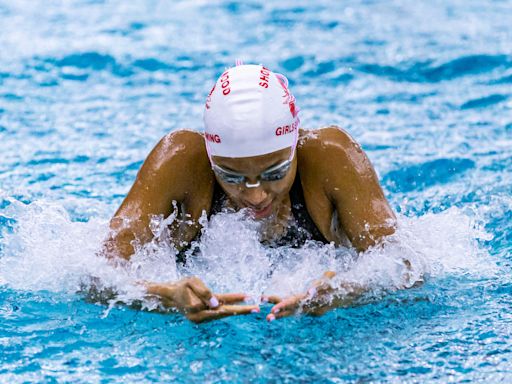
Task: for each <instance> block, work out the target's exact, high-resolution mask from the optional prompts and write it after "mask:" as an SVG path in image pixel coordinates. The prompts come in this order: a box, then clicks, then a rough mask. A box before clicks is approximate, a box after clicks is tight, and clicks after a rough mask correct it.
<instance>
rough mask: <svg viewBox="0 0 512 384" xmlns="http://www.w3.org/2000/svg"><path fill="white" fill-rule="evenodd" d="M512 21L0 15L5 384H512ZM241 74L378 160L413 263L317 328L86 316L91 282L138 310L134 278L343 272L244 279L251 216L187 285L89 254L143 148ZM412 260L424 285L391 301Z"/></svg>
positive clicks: (86, 4)
mask: <svg viewBox="0 0 512 384" xmlns="http://www.w3.org/2000/svg"><path fill="white" fill-rule="evenodd" d="M510 20H512V2H511V1H507V0H503V1H488V2H481V1H462V0H460V1H458V0H451V1H448V2H445V1H431V2H423V3H420V4H417V3H415V2H407V1H397V2H392V3H391V2H387V1H347V2H339V1H327V0H319V1H315V2H309V1H289V0H285V1H280V2H265V3H264V2H256V1H244V2H233V1H214V2H207V1H197V2H188V1H175V2H167V1H157V0H154V1H134V2H125V1H124V2H123V1H92V0H90V1H85V0H84V1H68V2H44V1H30V2H29V1H16V2H12V1H1V0H0V48H1V54H0V149H1V153H2V157H1V159H0V231H1V235H0V382H11V383H14V382H87V383H90V382H119V383H126V382H135V381H138V382H166V383H169V382H308V381H312V380H315V381H318V382H325V383H339V382H440V383H445V382H448V381H453V382H507V381H510V380H512V368H511V363H512V314H511V311H510V308H511V304H512V284H511V277H512V270H511V261H512V235H511V234H512V225H511V222H512V197H511V192H512V29H511V28H510ZM237 58H241V59H243V60H245V62H247V63H263V64H265V65H267V66H268V67H269V68H271V69H273V70H275V71H278V72H282V73H284V74H286V75H287V77H288V78H289V80H290V87H291V89H292V90H293V92H294V93H295V96H296V98H297V101H298V104H299V105H300V106H301V110H302V119H301V120H302V123H303V125H304V126H305V127H310V128H315V127H322V126H326V125H330V124H338V125H341V126H343V127H345V128H346V129H347V130H348V131H349V132H350V133H351V134H352V135H353V137H354V138H355V139H356V140H358V141H359V142H360V143H361V144H362V146H363V148H364V149H365V150H366V152H367V153H368V155H369V157H370V159H371V161H372V162H373V164H374V166H375V168H376V170H377V172H378V174H379V177H380V179H381V181H382V184H383V187H384V189H385V192H386V195H387V197H388V199H389V200H390V202H391V205H392V207H393V208H394V209H395V210H396V211H397V212H398V213H399V220H400V223H401V224H400V225H401V227H400V228H401V229H400V231H399V234H398V235H397V243H399V244H400V245H396V244H395V245H393V244H390V245H389V247H388V249H387V250H384V251H375V252H373V253H372V252H370V253H369V254H368V255H363V256H362V258H361V261H360V262H359V263H358V264H356V265H355V266H353V269H351V270H350V271H348V272H346V273H347V275H346V276H347V278H348V277H350V278H351V279H353V280H356V281H366V282H367V283H368V284H370V285H372V284H373V285H372V286H373V288H374V295H373V296H372V297H370V298H369V300H368V304H366V305H362V306H357V307H353V308H347V309H338V310H335V311H332V312H330V313H328V314H327V315H325V316H323V317H321V318H312V317H306V316H297V317H292V318H288V319H285V320H279V321H275V322H273V323H266V322H265V321H264V316H265V314H266V312H268V310H269V307H268V306H264V307H263V308H262V309H263V310H262V313H261V314H259V315H254V316H247V317H240V318H229V319H224V320H220V321H216V322H212V323H208V324H202V325H194V324H192V323H190V322H188V321H186V320H185V319H183V318H182V317H180V316H177V315H158V314H154V313H148V312H143V311H137V310H134V309H129V308H127V307H126V306H123V305H113V304H112V305H110V306H105V305H98V304H94V303H88V302H87V301H85V300H84V299H83V297H82V296H81V295H80V294H77V293H76V291H77V289H78V288H79V286H80V283H81V282H82V281H83V279H84V278H86V277H87V276H89V275H91V274H92V275H96V276H100V277H102V278H104V279H105V280H107V281H109V282H110V283H111V284H112V285H114V286H116V287H119V290H120V292H122V294H123V295H125V296H124V297H126V301H129V298H133V297H136V294H137V292H131V291H130V288H129V287H130V281H133V280H134V279H136V278H140V277H144V278H153V279H155V280H166V279H171V280H172V278H173V277H176V275H178V276H181V275H182V274H187V273H202V274H204V276H202V277H204V279H205V281H207V282H208V284H209V285H211V286H212V287H215V288H216V289H218V290H224V291H233V290H238V289H243V290H248V291H249V292H250V293H251V294H254V295H256V294H258V293H261V292H262V291H264V290H265V289H267V288H268V287H270V288H272V289H274V290H276V291H278V292H280V293H283V292H285V291H286V289H288V290H290V291H294V290H296V289H298V287H300V285H301V284H302V283H303V282H304V281H305V280H307V279H309V278H311V279H312V278H314V277H315V276H314V275H315V274H316V273H320V271H321V270H323V269H325V268H327V266H328V265H329V263H333V262H334V261H335V260H336V257H335V256H333V252H334V251H333V250H332V249H328V247H317V248H313V250H312V251H311V250H304V251H303V253H301V254H299V255H295V256H296V257H297V258H298V260H301V261H304V262H308V263H309V264H307V263H306V264H307V265H306V267H303V266H301V264H300V263H297V264H296V265H292V264H293V262H292V261H293V260H292V261H289V262H290V263H292V264H290V265H292V266H293V268H288V267H289V265H288V264H286V263H285V264H283V265H281V267H282V268H281V272H279V271H278V272H276V276H278V277H279V279H277V280H279V281H277V282H276V281H263V282H262V281H260V279H259V276H260V275H261V276H263V275H265V272H266V269H265V266H263V265H262V261H261V260H263V258H261V259H258V257H259V256H261V255H260V253H261V252H264V250H261V249H259V248H258V252H260V253H258V252H256V251H255V252H256V254H255V256H254V255H253V256H254V257H252V258H251V259H250V260H249V259H243V262H237V259H236V258H237V257H239V255H240V251H239V249H240V248H239V247H240V246H244V247H245V248H244V249H250V248H251V247H256V248H257V247H258V246H254V245H253V243H251V241H250V240H248V239H249V238H250V236H251V233H253V232H251V231H252V230H251V228H246V227H244V225H245V224H243V223H242V224H241V223H240V222H239V220H238V218H237V217H220V218H219V221H218V222H214V223H213V224H212V226H211V228H210V229H209V231H211V233H212V234H213V235H219V236H222V234H223V232H226V231H227V232H229V235H230V236H232V234H233V233H234V234H235V236H232V237H231V239H232V238H233V237H237V236H238V239H237V244H231V246H229V245H228V246H225V247H226V248H222V247H221V246H220V244H219V243H218V242H217V243H216V242H215V241H214V240H211V242H210V243H206V245H205V248H204V249H203V254H204V256H205V257H204V259H203V258H201V256H200V257H199V259H198V260H199V261H198V263H197V265H193V266H192V267H191V270H189V271H180V270H176V267H175V266H174V265H172V263H171V262H170V261H169V260H170V258H168V257H167V258H166V256H168V254H167V253H166V252H167V250H165V249H158V250H156V251H154V252H153V253H148V252H146V251H145V253H144V252H142V253H141V254H140V255H139V256H138V258H136V259H135V263H139V264H137V265H136V266H138V267H140V268H139V269H137V268H135V267H134V269H133V270H130V271H127V272H126V271H125V272H118V273H119V274H118V275H116V272H115V271H113V270H109V269H108V268H107V266H105V265H104V264H102V261H101V260H98V258H97V257H96V256H95V252H96V250H97V249H98V247H99V244H100V243H101V240H102V238H103V237H104V236H105V234H106V230H107V223H108V220H109V218H110V217H111V216H112V214H113V213H114V211H115V209H116V208H117V207H118V206H119V204H120V202H121V201H122V199H123V197H124V196H125V194H126V193H127V191H128V189H129V187H130V186H131V184H132V183H133V181H134V178H135V175H136V172H137V170H138V168H139V167H140V166H141V164H142V161H143V160H144V158H145V156H146V155H147V154H148V152H149V151H150V149H151V148H152V147H153V146H154V144H155V143H156V142H157V141H158V140H159V138H160V137H161V136H163V135H164V134H166V133H167V132H169V131H173V130H175V129H178V128H184V127H186V128H192V129H198V130H200V129H201V128H202V108H203V102H204V99H205V96H206V95H207V93H208V91H209V89H210V88H211V85H212V83H213V81H214V80H215V79H216V77H217V76H218V75H219V74H220V73H221V72H222V71H223V69H224V68H225V67H227V66H230V65H232V64H233V63H234V60H235V59H237ZM226 228H230V229H229V230H225V229H226ZM230 231H231V232H230ZM214 237H215V236H212V239H213V238H214ZM283 252H285V253H286V252H291V251H290V250H283ZM319 255H320V256H319ZM400 255H406V256H407V257H409V258H411V260H413V261H414V262H413V267H414V271H415V272H416V273H417V274H418V276H419V275H425V279H426V281H425V283H424V284H423V285H422V286H420V287H417V288H412V289H408V290H396V289H395V288H396V286H397V281H398V282H400V281H401V280H400V279H402V278H403V276H402V275H401V274H400V272H395V271H394V269H393V268H392V265H393V262H392V260H393V257H396V256H400ZM207 256H208V257H210V260H215V263H211V264H208V265H207V267H208V268H206V267H204V265H203V266H201V265H200V264H201V262H204V263H206V264H207V263H208V261H207V260H208V257H207ZM316 257H318V258H319V259H318V260H317V259H315V258H316ZM333 260H334V261H333ZM223 263H224V264H223ZM162 271H163V272H162ZM308 273H310V275H308ZM116 279H117V280H116ZM270 288H269V289H270ZM377 291H378V292H377Z"/></svg>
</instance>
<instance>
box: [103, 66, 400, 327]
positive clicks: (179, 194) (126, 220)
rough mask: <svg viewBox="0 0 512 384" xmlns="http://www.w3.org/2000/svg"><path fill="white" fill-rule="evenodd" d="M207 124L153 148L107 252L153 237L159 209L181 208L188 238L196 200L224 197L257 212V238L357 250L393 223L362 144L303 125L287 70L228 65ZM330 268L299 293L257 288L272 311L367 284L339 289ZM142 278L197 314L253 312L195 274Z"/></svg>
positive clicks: (308, 309)
mask: <svg viewBox="0 0 512 384" xmlns="http://www.w3.org/2000/svg"><path fill="white" fill-rule="evenodd" d="M204 124H205V133H204V134H201V133H199V132H195V131H191V130H178V131H175V132H172V133H170V134H168V135H166V136H165V137H163V138H162V139H161V140H160V142H159V143H158V144H157V145H156V147H155V148H154V149H153V150H152V151H151V153H150V154H149V155H148V157H147V159H146V160H145V162H144V164H143V165H142V167H141V169H140V171H139V173H138V174H137V178H136V180H135V183H134V184H133V186H132V188H131V189H130V191H129V193H128V195H127V196H126V198H125V199H124V201H123V202H122V204H121V206H120V207H119V209H118V210H117V212H116V213H115V215H114V217H113V218H112V220H111V223H110V227H111V230H112V234H111V237H110V238H109V240H108V241H107V242H106V243H105V252H106V253H107V255H108V256H110V257H120V258H123V259H126V260H129V259H130V257H131V255H132V254H133V253H134V248H133V246H132V244H133V242H134V240H137V241H138V242H139V243H142V244H144V243H147V242H150V241H151V240H152V238H153V234H152V232H151V230H150V220H151V218H152V217H153V216H155V215H162V216H163V217H167V216H169V215H170V214H176V215H177V218H178V220H176V221H174V222H173V223H172V224H171V225H170V226H169V232H170V241H171V243H172V244H173V245H174V246H175V247H176V249H178V250H184V249H186V247H187V245H189V244H190V242H191V241H193V240H194V239H196V238H197V237H198V236H199V235H200V229H201V226H200V224H199V219H200V217H201V215H202V214H203V212H206V214H207V215H208V216H210V215H212V214H215V213H217V212H219V211H220V210H222V209H233V210H240V209H246V210H247V211H248V212H249V214H250V215H251V216H252V217H253V218H254V219H255V220H258V221H261V223H262V226H261V241H262V242H265V243H268V244H279V245H281V244H290V245H294V246H300V245H301V244H303V243H304V241H306V240H308V239H313V240H319V241H323V242H325V243H329V242H334V243H335V244H337V245H349V246H352V247H354V248H355V249H356V250H358V251H361V252H362V251H365V250H367V249H368V248H369V247H372V246H375V245H376V244H379V243H380V242H381V240H382V239H383V238H384V237H385V236H388V235H391V234H393V233H394V231H395V224H396V217H395V214H394V213H393V211H392V209H391V207H390V206H389V203H388V201H387V200H386V198H385V196H384V193H383V191H382V188H381V186H380V185H379V181H378V178H377V175H376V173H375V170H374V168H373V166H372V165H371V163H370V161H369V159H368V157H367V156H366V154H365V153H364V152H363V150H362V149H361V147H360V146H359V144H358V143H356V142H355V141H354V140H353V139H352V138H351V137H350V136H349V134H348V133H347V132H345V131H344V130H343V129H341V128H339V127H336V126H331V127H326V128H322V129H317V130H302V129H300V128H299V124H300V121H299V108H298V107H297V105H296V101H295V98H294V97H293V95H292V93H291V92H290V89H289V87H288V81H287V79H286V78H285V77H284V76H283V75H280V74H278V73H274V72H272V71H270V70H269V69H267V68H265V67H264V66H261V65H237V66H235V67H233V68H230V69H228V70H226V71H225V72H224V73H223V74H222V75H221V76H220V77H219V79H218V80H217V82H216V83H215V85H214V87H213V88H212V90H211V92H210V94H209V95H208V97H207V99H206V104H205V111H204ZM292 223H293V224H294V225H291V224H292ZM297 228H299V230H297ZM334 275H335V273H334V272H332V271H326V273H325V274H324V276H323V277H321V278H320V279H319V280H318V281H317V282H315V283H314V284H313V286H312V287H311V289H309V290H308V292H306V293H304V294H300V295H295V296H292V297H288V298H280V297H276V296H270V297H264V298H263V299H264V300H265V301H268V302H270V303H272V304H274V306H273V307H272V309H271V312H270V313H269V314H268V315H267V320H269V321H272V320H275V319H277V318H281V317H285V316H289V315H292V314H294V313H296V312H297V311H299V310H301V311H303V312H305V313H310V314H317V315H319V314H322V313H324V312H325V311H327V310H329V309H331V308H335V307H337V306H342V305H344V303H346V302H348V301H349V300H350V299H351V297H355V296H357V295H358V294H359V293H360V291H362V290H363V288H361V287H353V286H352V287H346V288H347V289H344V290H343V292H344V293H343V294H341V293H340V294H337V292H336V291H335V290H334V289H333V288H331V286H330V285H329V280H330V279H332V278H333V277H334ZM144 285H145V287H146V289H147V292H148V294H149V295H152V296H154V297H157V298H158V299H159V300H160V303H161V305H162V306H163V307H165V308H169V309H172V310H177V311H180V312H181V313H183V314H184V315H185V316H186V317H187V318H188V319H190V320H191V321H194V322H202V321H208V320H213V319H218V318H222V317H226V316H231V315H242V314H251V313H255V312H259V306H255V305H240V304H239V303H241V302H243V300H244V298H245V295H244V294H242V293H224V294H220V293H213V292H212V291H211V290H210V289H209V288H208V287H207V286H206V285H205V284H204V283H203V282H202V281H201V280H200V279H199V278H198V277H190V278H185V279H183V280H180V281H177V282H171V283H152V282H145V283H144ZM327 295H329V297H330V298H331V299H329V300H327V299H326V297H327Z"/></svg>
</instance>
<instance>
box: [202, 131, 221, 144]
mask: <svg viewBox="0 0 512 384" xmlns="http://www.w3.org/2000/svg"><path fill="white" fill-rule="evenodd" d="M204 136H205V137H206V140H208V141H211V142H212V143H220V142H221V140H220V136H219V135H214V134H213V133H208V132H206V133H205V134H204Z"/></svg>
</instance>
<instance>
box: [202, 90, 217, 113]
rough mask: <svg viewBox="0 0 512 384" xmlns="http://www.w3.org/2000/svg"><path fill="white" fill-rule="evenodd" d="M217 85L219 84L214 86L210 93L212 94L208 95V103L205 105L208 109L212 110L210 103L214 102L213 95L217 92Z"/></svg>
mask: <svg viewBox="0 0 512 384" xmlns="http://www.w3.org/2000/svg"><path fill="white" fill-rule="evenodd" d="M216 85H217V84H214V85H213V88H212V90H211V91H210V93H209V94H208V97H207V98H206V103H205V106H206V109H210V103H211V101H212V93H213V91H215V86H216Z"/></svg>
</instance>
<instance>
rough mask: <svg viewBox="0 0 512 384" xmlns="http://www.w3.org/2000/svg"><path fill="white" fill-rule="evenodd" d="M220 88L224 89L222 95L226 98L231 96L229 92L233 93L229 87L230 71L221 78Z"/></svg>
mask: <svg viewBox="0 0 512 384" xmlns="http://www.w3.org/2000/svg"><path fill="white" fill-rule="evenodd" d="M219 81H220V86H221V88H222V94H223V95H224V96H227V95H229V92H231V88H230V87H229V73H228V71H226V72H224V73H223V74H222V76H221V77H220V80H219Z"/></svg>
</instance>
